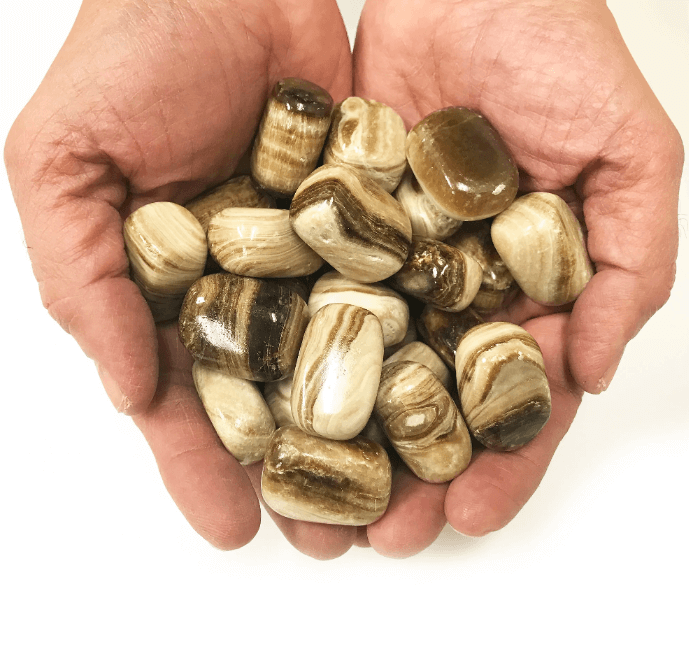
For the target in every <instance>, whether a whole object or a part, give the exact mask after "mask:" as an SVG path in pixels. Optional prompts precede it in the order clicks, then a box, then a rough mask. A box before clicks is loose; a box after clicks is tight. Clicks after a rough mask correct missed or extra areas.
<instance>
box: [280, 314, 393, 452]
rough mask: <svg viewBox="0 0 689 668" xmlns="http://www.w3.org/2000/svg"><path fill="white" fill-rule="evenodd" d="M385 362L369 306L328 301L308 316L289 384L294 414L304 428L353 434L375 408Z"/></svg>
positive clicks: (376, 322) (338, 437)
mask: <svg viewBox="0 0 689 668" xmlns="http://www.w3.org/2000/svg"><path fill="white" fill-rule="evenodd" d="M382 366H383V330H382V328H381V326H380V321H379V320H378V318H377V317H376V316H375V315H373V313H371V312H370V311H367V310H366V309H363V308H360V307H358V306H351V305H349V304H327V305H326V306H324V307H323V308H321V309H320V310H319V311H318V313H316V314H315V315H314V316H313V317H312V318H311V321H310V322H309V325H308V327H307V328H306V332H305V334H304V340H303V343H302V346H301V350H300V351H299V359H298V360H297V367H296V369H295V371H294V382H293V385H292V417H293V419H294V422H295V424H296V425H297V426H298V427H299V428H300V429H301V430H302V431H305V432H306V433H307V434H311V435H313V436H323V437H324V438H330V439H335V440H347V439H350V438H353V437H354V436H356V435H357V434H358V433H359V432H360V431H361V430H362V429H363V428H364V427H365V426H366V423H367V422H368V419H369V418H370V417H371V411H372V410H373V404H374V402H375V400H376V392H377V390H378V381H379V380H380V371H381V369H382Z"/></svg>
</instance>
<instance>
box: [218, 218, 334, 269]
mask: <svg viewBox="0 0 689 668" xmlns="http://www.w3.org/2000/svg"><path fill="white" fill-rule="evenodd" d="M208 248H209V250H210V252H211V255H212V256H213V258H214V259H215V260H216V261H217V262H218V264H219V265H220V266H221V267H222V268H223V269H224V270H225V271H229V272H231V273H233V274H238V275H240V276H253V277H258V278H261V277H276V278H289V277H294V276H307V275H308V274H312V273H313V272H315V271H317V270H318V269H320V267H321V266H322V265H323V258H321V257H320V255H318V254H316V253H315V252H314V251H312V250H311V248H309V247H308V246H307V245H306V244H305V243H304V242H303V241H302V240H301V239H300V238H299V237H298V236H297V235H296V234H295V233H294V230H293V229H292V226H291V225H290V222H289V211H285V210H282V209H249V208H232V209H225V210H224V211H222V212H221V213H218V214H216V215H215V216H214V217H213V219H212V220H211V222H210V224H209V226H208Z"/></svg>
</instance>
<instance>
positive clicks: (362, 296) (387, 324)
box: [309, 271, 409, 346]
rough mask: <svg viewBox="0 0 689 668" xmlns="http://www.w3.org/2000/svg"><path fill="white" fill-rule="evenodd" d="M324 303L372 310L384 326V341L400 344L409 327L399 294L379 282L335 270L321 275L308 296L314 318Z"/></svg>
mask: <svg viewBox="0 0 689 668" xmlns="http://www.w3.org/2000/svg"><path fill="white" fill-rule="evenodd" d="M326 304H352V305H354V306H360V307H361V308H365V309H367V310H369V311H371V313H373V314H374V315H375V316H376V317H377V318H378V320H380V325H381V327H382V328H383V344H384V345H385V346H391V345H394V344H395V343H399V342H400V341H401V340H402V339H403V338H404V336H405V334H406V333H407V328H408V326H409V307H408V306H407V302H406V301H405V300H404V298H403V297H402V296H400V295H399V294H397V293H396V292H395V291H394V290H392V289H391V288H389V287H387V286H386V285H383V284H381V283H359V282H358V281H355V280H353V279H351V278H347V277H346V276H343V275H342V274H340V273H339V272H337V271H331V272H328V273H327V274H323V276H321V277H320V278H319V279H318V280H317V281H316V283H315V284H314V286H313V289H312V290H311V295H310V296H309V313H310V314H311V316H312V317H313V316H314V315H315V314H316V313H317V312H318V311H319V310H320V309H321V308H322V307H323V306H325V305H326Z"/></svg>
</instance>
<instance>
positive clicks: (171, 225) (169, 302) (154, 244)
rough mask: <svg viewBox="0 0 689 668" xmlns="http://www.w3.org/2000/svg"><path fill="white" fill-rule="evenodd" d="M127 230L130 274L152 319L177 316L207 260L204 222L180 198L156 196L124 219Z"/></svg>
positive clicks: (125, 235)
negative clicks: (169, 199) (157, 199)
mask: <svg viewBox="0 0 689 668" xmlns="http://www.w3.org/2000/svg"><path fill="white" fill-rule="evenodd" d="M123 234H124V247H125V250H126V252H127V257H128V258H129V271H130V275H131V278H132V280H133V281H134V283H136V285H137V286H138V287H139V290H141V294H142V295H143V296H144V298H145V299H146V302H147V303H148V305H149V307H150V309H151V313H152V314H153V320H154V321H155V322H164V321H166V320H172V319H174V318H176V317H177V315H178V314H179V309H180V306H181V305H182V300H183V299H184V295H185V294H186V292H187V290H188V289H189V287H190V286H191V284H192V283H193V282H194V281H195V280H196V279H197V278H199V277H200V276H201V275H202V274H203V268H204V266H205V264H206V255H207V253H208V251H207V246H206V234H205V232H204V231H203V228H202V227H201V224H200V223H199V221H198V220H196V218H195V217H194V216H193V215H192V214H191V213H189V211H187V210H186V209H185V208H184V207H182V206H180V205H179V204H173V203H172V202H152V203H150V204H146V205H144V206H142V207H140V208H139V209H137V210H136V211H134V213H132V214H131V215H130V216H129V217H128V218H127V219H126V220H125V221H124V228H123Z"/></svg>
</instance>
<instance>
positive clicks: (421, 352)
mask: <svg viewBox="0 0 689 668" xmlns="http://www.w3.org/2000/svg"><path fill="white" fill-rule="evenodd" d="M395 362H418V363H419V364H423V365H424V366H427V367H428V368H429V369H430V370H431V371H432V372H433V373H434V374H435V375H436V376H437V377H438V380H439V381H440V382H441V383H442V384H443V387H444V388H445V389H446V390H449V389H450V386H451V385H452V374H451V373H450V370H449V369H448V368H447V367H446V366H445V363H444V362H443V361H442V360H441V359H440V356H439V355H438V354H437V353H436V352H435V351H434V350H433V348H431V347H430V346H427V345H426V344H425V343H422V342H421V341H414V342H413V343H409V344H407V345H406V346H404V348H400V350H398V351H397V352H396V353H394V354H393V355H390V357H388V358H387V359H386V360H385V361H384V362H383V367H386V366H387V365H388V364H394V363H395Z"/></svg>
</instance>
